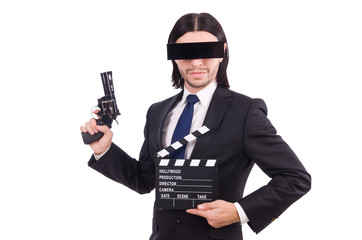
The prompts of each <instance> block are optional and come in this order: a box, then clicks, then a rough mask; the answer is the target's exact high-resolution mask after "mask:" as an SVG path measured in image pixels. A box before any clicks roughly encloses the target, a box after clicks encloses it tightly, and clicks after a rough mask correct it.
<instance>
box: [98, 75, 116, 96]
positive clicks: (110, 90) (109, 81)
mask: <svg viewBox="0 0 362 240" xmlns="http://www.w3.org/2000/svg"><path fill="white" fill-rule="evenodd" d="M101 77H102V83H103V89H104V95H105V96H112V97H113V96H114V87H113V78H112V71H109V72H103V73H101Z"/></svg>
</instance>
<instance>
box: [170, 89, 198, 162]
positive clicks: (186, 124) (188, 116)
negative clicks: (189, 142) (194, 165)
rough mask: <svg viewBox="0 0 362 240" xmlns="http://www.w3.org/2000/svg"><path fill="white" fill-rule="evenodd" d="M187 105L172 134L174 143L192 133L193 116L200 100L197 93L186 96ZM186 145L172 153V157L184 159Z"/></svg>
mask: <svg viewBox="0 0 362 240" xmlns="http://www.w3.org/2000/svg"><path fill="white" fill-rule="evenodd" d="M186 101H187V103H186V106H185V108H184V110H183V111H182V114H181V116H180V118H179V119H178V122H177V125H176V128H175V131H174V132H173V135H172V140H171V143H174V142H176V141H178V140H180V139H181V138H183V137H185V136H186V135H188V134H189V133H190V128H191V123H192V117H193V115H194V104H195V103H197V102H198V101H199V98H198V97H197V96H196V95H191V94H190V95H188V96H187V98H186ZM185 150H186V145H185V146H183V147H181V148H179V149H177V150H176V151H174V152H172V153H170V158H172V159H184V158H185Z"/></svg>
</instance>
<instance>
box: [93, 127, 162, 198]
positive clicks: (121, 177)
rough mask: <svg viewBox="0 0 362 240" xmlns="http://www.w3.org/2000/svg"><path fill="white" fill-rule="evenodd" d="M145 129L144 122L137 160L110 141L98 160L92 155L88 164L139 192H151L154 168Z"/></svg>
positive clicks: (153, 181) (153, 184) (153, 182)
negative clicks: (109, 144)
mask: <svg viewBox="0 0 362 240" xmlns="http://www.w3.org/2000/svg"><path fill="white" fill-rule="evenodd" d="M147 129H148V124H147V122H146V126H145V129H144V136H145V140H144V142H143V146H142V149H141V152H140V156H139V160H136V159H134V158H132V157H130V156H129V155H128V154H127V153H126V152H124V151H123V150H122V149H121V148H119V147H118V146H117V145H116V144H114V143H112V145H111V148H110V149H109V150H108V152H107V153H106V154H105V155H104V156H103V157H101V158H100V159H99V160H95V158H94V156H92V157H91V159H90V160H89V162H88V166H89V167H91V168H93V169H94V170H96V171H98V172H100V173H102V174H103V175H105V176H106V177H108V178H110V179H112V180H114V181H116V182H118V183H121V184H123V185H125V186H127V187H128V188H130V189H132V190H134V191H136V192H138V193H140V194H144V193H149V192H151V191H152V190H153V189H154V187H155V170H154V162H153V159H152V157H151V154H150V152H149V144H148V130H147Z"/></svg>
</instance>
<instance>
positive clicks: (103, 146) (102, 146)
mask: <svg viewBox="0 0 362 240" xmlns="http://www.w3.org/2000/svg"><path fill="white" fill-rule="evenodd" d="M96 114H97V113H96ZM80 130H81V131H82V132H84V133H87V132H88V133H89V134H90V135H93V134H94V133H97V132H103V133H104V135H103V137H102V138H101V139H99V140H98V141H95V142H93V143H91V144H89V146H90V147H91V148H92V149H93V151H94V154H96V155H101V154H102V153H104V152H105V151H107V149H108V148H109V147H110V146H111V144H112V137H113V132H112V131H111V130H110V129H109V127H107V126H106V125H102V126H99V125H97V123H96V120H95V119H93V118H92V119H90V120H89V122H86V123H85V125H84V126H81V127H80Z"/></svg>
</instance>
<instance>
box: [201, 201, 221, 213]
mask: <svg viewBox="0 0 362 240" xmlns="http://www.w3.org/2000/svg"><path fill="white" fill-rule="evenodd" d="M217 206H218V204H217V202H216V201H213V202H209V203H203V204H199V205H197V209H198V210H200V211H207V210H212V209H214V208H216V207H217Z"/></svg>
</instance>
